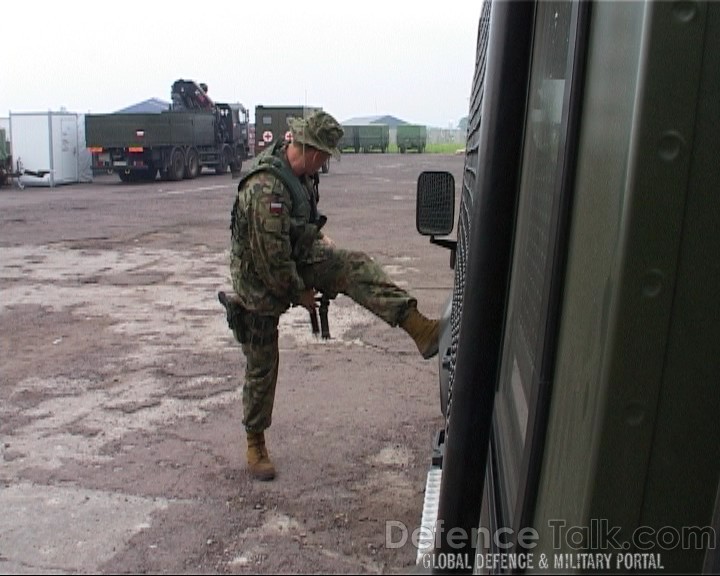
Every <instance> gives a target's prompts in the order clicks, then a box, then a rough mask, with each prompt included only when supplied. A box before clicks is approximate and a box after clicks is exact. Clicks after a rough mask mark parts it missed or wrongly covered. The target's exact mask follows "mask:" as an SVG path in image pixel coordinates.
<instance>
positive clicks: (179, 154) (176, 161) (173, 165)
mask: <svg viewBox="0 0 720 576" xmlns="http://www.w3.org/2000/svg"><path fill="white" fill-rule="evenodd" d="M184 176H185V154H183V151H182V149H181V148H174V149H173V151H172V154H171V155H170V166H169V167H168V177H169V178H170V180H173V181H178V180H182V179H183V177H184Z"/></svg>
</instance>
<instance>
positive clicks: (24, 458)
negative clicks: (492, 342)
mask: <svg viewBox="0 0 720 576" xmlns="http://www.w3.org/2000/svg"><path fill="white" fill-rule="evenodd" d="M428 169H429V170H449V171H451V172H452V173H453V174H454V175H455V178H456V189H457V190H458V191H459V187H460V182H461V174H462V156H461V155H457V156H438V155H417V154H406V155H389V154H387V155H385V154H382V155H381V154H374V155H358V156H354V155H346V156H344V157H343V158H342V161H341V162H339V163H338V162H333V163H332V164H331V169H330V173H329V174H327V175H323V176H322V178H321V202H320V208H321V211H323V212H324V213H325V214H326V215H327V216H328V218H329V221H328V224H327V227H326V232H327V233H328V235H329V236H331V237H332V238H333V239H334V240H335V241H336V242H337V243H338V244H340V245H342V246H343V247H347V248H353V249H359V250H364V251H366V252H368V253H369V254H371V255H372V256H373V257H375V258H376V259H377V260H378V261H379V262H381V263H382V265H383V266H384V267H385V268H386V270H387V271H388V272H389V273H390V275H391V276H392V277H393V279H394V280H395V281H396V282H398V283H399V284H401V285H403V286H405V287H407V288H408V289H410V291H411V292H413V293H414V294H416V296H417V297H418V299H419V301H420V308H421V310H423V311H425V312H426V313H428V314H429V315H433V316H434V315H437V314H438V312H439V310H440V308H441V305H442V303H443V301H444V300H445V298H446V296H447V295H448V294H449V291H450V288H451V285H452V271H451V270H450V268H449V265H448V263H449V253H448V252H447V251H446V250H444V249H442V248H439V247H435V246H431V245H430V244H429V242H428V239H427V238H424V237H422V236H420V235H419V234H418V233H417V232H416V231H415V185H416V180H417V176H418V174H419V173H420V172H421V171H422V170H428ZM236 186H237V181H235V180H232V179H231V177H230V175H229V174H228V175H227V176H215V175H203V176H201V177H199V178H197V179H196V180H192V181H183V182H179V183H170V182H161V181H157V182H155V183H146V184H138V185H127V184H122V183H120V181H119V180H118V179H117V177H112V176H102V177H99V178H97V179H96V181H95V182H94V183H92V184H76V185H66V186H58V187H56V188H53V189H49V188H29V187H28V188H26V189H25V190H22V191H21V190H18V189H16V188H12V187H4V188H2V189H0V254H1V255H2V256H1V261H0V282H1V286H0V288H1V292H0V294H1V298H0V343H1V347H0V355H1V360H0V363H1V365H2V370H1V373H0V460H1V462H2V464H1V465H0V510H1V511H2V512H1V513H0V572H2V573H27V574H58V573H117V574H125V573H148V572H150V573H179V574H183V573H202V574H226V573H231V574H244V573H261V574H272V573H399V572H407V571H411V570H412V569H413V566H414V562H415V555H416V549H415V547H414V546H413V545H412V538H411V536H412V531H413V530H415V529H416V528H417V526H418V525H419V522H420V515H421V511H422V501H423V491H424V486H425V476H426V472H427V470H428V468H429V466H430V455H431V450H430V449H431V442H432V438H433V435H434V434H435V432H436V431H437V430H438V429H439V428H440V426H441V425H442V422H443V419H442V416H441V414H440V408H439V400H438V386H437V376H436V374H437V359H433V360H431V361H424V360H422V359H421V357H420V356H419V354H418V353H417V351H416V350H415V348H414V344H413V343H412V341H411V340H410V339H409V338H408V337H407V336H406V335H405V334H404V332H402V331H400V330H399V329H391V328H390V327H388V326H387V325H385V324H384V323H383V322H382V321H381V320H379V319H377V318H376V317H374V316H373V315H371V314H370V313H368V312H366V311H365V310H364V309H362V308H360V307H359V306H357V305H355V304H354V303H353V302H352V301H351V300H349V299H347V298H345V297H342V296H340V297H339V298H338V299H337V300H336V301H335V302H333V303H332V304H331V306H330V314H329V316H330V331H331V334H332V339H331V340H329V341H322V340H318V339H316V338H314V337H313V336H312V334H311V328H310V323H309V320H308V315H307V312H305V311H304V310H302V309H292V310H291V311H289V312H288V313H287V314H286V315H285V316H284V317H283V318H282V320H281V327H280V334H281V336H280V348H281V357H280V377H279V382H278V391H277V397H276V406H275V411H274V419H273V420H274V421H273V425H272V427H271V428H270V429H269V430H268V432H267V439H268V446H269V450H270V454H271V456H272V457H273V460H274V462H275V464H276V467H277V468H278V473H279V475H278V477H277V479H276V480H275V481H273V482H269V483H260V482H256V481H253V480H252V479H251V478H250V477H249V475H248V473H247V471H246V468H245V461H244V452H245V445H244V432H243V428H242V425H241V418H242V404H241V393H242V377H243V371H244V365H245V362H244V358H243V356H242V353H241V351H240V349H239V346H238V345H237V344H236V343H235V342H234V340H233V338H232V334H231V333H230V331H229V330H228V329H227V325H226V323H225V318H224V312H223V310H222V308H221V307H220V305H219V303H218V302H217V298H216V293H217V291H218V290H220V289H225V290H227V289H229V288H230V281H229V273H228V245H229V230H228V225H229V215H230V208H231V205H232V202H233V197H234V192H235V190H236ZM389 523H392V524H389ZM397 523H402V524H404V525H405V526H407V536H408V538H407V543H406V544H405V545H404V546H401V547H397V545H398V540H399V538H400V535H399V534H398V533H397V530H396V531H395V534H394V536H388V530H389V528H388V526H389V525H393V526H397Z"/></svg>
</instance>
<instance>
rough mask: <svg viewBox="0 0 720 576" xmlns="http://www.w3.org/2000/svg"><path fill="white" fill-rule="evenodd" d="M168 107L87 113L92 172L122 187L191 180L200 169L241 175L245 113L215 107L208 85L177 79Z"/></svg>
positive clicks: (235, 107)
mask: <svg viewBox="0 0 720 576" xmlns="http://www.w3.org/2000/svg"><path fill="white" fill-rule="evenodd" d="M171 97H172V104H171V105H170V107H169V109H168V110H166V111H163V112H161V113H159V114H156V113H148V114H126V113H116V114H89V115H87V116H86V117H85V141H86V145H87V147H88V148H89V150H90V152H91V153H92V166H93V170H94V171H108V172H114V173H116V174H117V175H118V176H119V177H120V180H122V181H123V182H131V181H141V180H146V181H147V180H150V181H152V180H155V178H156V177H157V173H158V171H159V172H160V175H161V177H162V178H163V179H167V180H182V179H183V178H188V179H191V178H195V177H196V176H198V174H200V172H201V170H202V169H203V168H211V169H213V170H214V171H215V172H216V173H217V174H225V173H226V172H227V170H228V168H230V170H231V171H232V172H233V173H239V172H240V169H241V167H242V163H243V160H245V159H246V158H248V157H249V153H250V148H249V143H248V142H249V140H248V120H249V119H248V112H247V110H246V109H245V107H244V106H243V105H242V104H222V103H217V102H213V101H212V100H211V99H210V97H209V96H208V95H207V85H205V84H196V83H195V82H193V81H190V80H177V81H176V82H175V83H174V84H173V85H172V91H171Z"/></svg>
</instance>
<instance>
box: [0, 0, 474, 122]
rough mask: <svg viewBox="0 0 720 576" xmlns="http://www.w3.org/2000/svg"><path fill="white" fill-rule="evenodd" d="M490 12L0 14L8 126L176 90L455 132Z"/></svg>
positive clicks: (462, 8)
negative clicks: (189, 87) (34, 115)
mask: <svg viewBox="0 0 720 576" xmlns="http://www.w3.org/2000/svg"><path fill="white" fill-rule="evenodd" d="M480 7H481V1H479V0H478V1H471V0H457V1H456V0H450V1H446V2H437V1H436V2H431V3H416V2H414V3H406V2H391V1H389V0H385V1H377V0H363V2H341V1H335V2H331V1H325V0H305V1H302V2H301V1H298V2H293V3H291V2H288V1H286V0H269V1H268V2H260V1H251V2H241V1H238V0H235V1H225V0H215V1H202V0H195V1H194V2H172V3H170V2H152V1H151V0H145V1H142V2H141V1H137V0H123V2H86V1H84V0H83V1H79V2H47V1H46V0H43V1H37V0H22V1H20V0H13V1H11V2H6V3H4V4H3V24H4V25H3V35H2V40H3V42H2V46H3V50H2V54H3V58H2V61H3V64H2V66H1V67H0V116H5V117H6V116H8V114H9V112H13V113H16V112H38V111H42V112H44V111H48V110H52V111H58V110H60V109H61V107H64V108H65V109H67V110H68V111H70V112H79V113H88V112H90V113H105V112H115V111H116V110H118V109H121V108H124V107H126V106H129V105H131V104H135V103H137V102H139V101H142V100H146V99H148V98H160V99H162V100H166V101H169V100H170V87H171V85H172V83H173V82H174V81H175V80H177V79H178V78H185V79H190V80H195V81H196V82H198V83H200V82H205V83H206V84H207V85H208V88H209V95H210V97H211V98H213V99H214V100H216V101H218V102H240V103H242V104H244V105H245V106H246V107H247V108H248V109H249V110H251V121H253V120H254V109H255V106H256V105H258V104H264V105H266V106H270V105H298V104H307V105H309V106H321V107H323V108H324V109H325V110H327V111H328V112H330V113H331V114H333V115H334V116H336V117H337V118H338V120H340V121H343V120H347V119H349V118H351V117H356V116H371V115H377V114H391V115H393V116H397V117H399V118H401V119H403V120H406V121H408V122H412V123H418V124H426V125H430V126H440V127H447V126H448V125H450V124H453V125H456V124H457V122H458V120H459V119H460V118H462V117H463V116H465V115H467V111H468V110H467V109H468V97H469V94H470V85H471V82H472V76H473V72H474V65H475V42H476V36H477V25H478V18H479V16H480Z"/></svg>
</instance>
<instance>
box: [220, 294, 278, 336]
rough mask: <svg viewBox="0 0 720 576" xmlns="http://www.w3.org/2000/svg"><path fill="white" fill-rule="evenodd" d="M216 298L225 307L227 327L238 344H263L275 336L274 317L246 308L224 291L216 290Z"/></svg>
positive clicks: (275, 323) (275, 322) (275, 324)
mask: <svg viewBox="0 0 720 576" xmlns="http://www.w3.org/2000/svg"><path fill="white" fill-rule="evenodd" d="M218 300H220V303H221V304H222V305H223V306H224V307H225V315H226V318H227V323H228V327H229V328H230V330H232V331H233V334H234V335H235V339H236V340H237V341H238V342H240V344H253V345H255V346H265V345H267V344H269V343H270V342H272V341H273V340H274V339H275V338H277V319H276V318H274V317H272V316H261V315H259V314H255V313H253V312H251V311H249V310H246V309H245V307H244V306H243V305H242V304H241V303H240V301H239V300H238V298H237V297H235V296H232V295H231V296H228V295H227V294H225V292H218Z"/></svg>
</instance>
